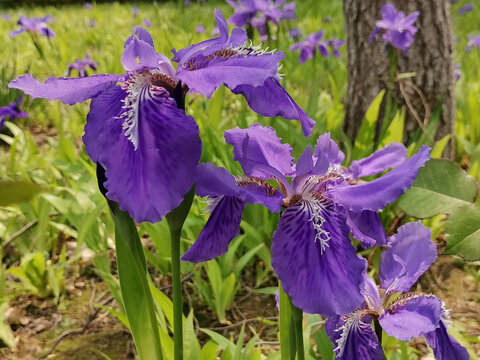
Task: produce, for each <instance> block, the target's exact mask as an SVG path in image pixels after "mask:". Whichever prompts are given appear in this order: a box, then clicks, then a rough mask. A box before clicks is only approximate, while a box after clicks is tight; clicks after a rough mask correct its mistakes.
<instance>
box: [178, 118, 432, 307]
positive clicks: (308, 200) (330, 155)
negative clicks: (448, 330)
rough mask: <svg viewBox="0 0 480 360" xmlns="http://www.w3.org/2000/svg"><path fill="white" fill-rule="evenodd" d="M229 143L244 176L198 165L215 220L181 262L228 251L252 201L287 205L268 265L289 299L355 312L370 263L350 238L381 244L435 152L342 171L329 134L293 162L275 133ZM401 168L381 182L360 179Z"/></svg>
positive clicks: (235, 136) (400, 153)
mask: <svg viewBox="0 0 480 360" xmlns="http://www.w3.org/2000/svg"><path fill="white" fill-rule="evenodd" d="M225 139H226V142H227V143H228V144H231V145H233V147H234V155H235V156H234V160H237V161H239V162H240V164H241V166H242V168H243V171H244V175H238V176H233V175H231V174H230V173H228V172H227V170H225V169H224V168H219V167H216V166H214V165H213V164H210V163H206V164H200V165H199V166H198V169H197V174H196V183H197V185H196V192H197V194H198V195H199V196H204V197H205V196H206V197H208V198H207V201H208V203H209V206H208V210H210V212H211V215H210V218H209V219H208V221H207V223H206V225H205V227H204V228H203V230H202V232H201V233H200V236H199V237H198V239H197V241H196V242H195V243H194V244H193V245H192V247H191V248H190V249H189V250H188V251H187V252H186V253H185V254H184V256H183V258H182V259H183V260H184V261H190V262H194V263H198V262H203V261H208V260H211V259H213V258H215V257H217V256H219V255H221V254H223V253H225V252H226V251H227V250H228V244H229V243H230V241H231V240H232V239H233V238H234V237H235V236H237V235H238V234H239V230H240V221H241V218H242V212H243V209H244V207H245V205H246V204H247V203H251V204H253V203H260V204H263V205H264V206H266V207H267V208H268V209H269V210H270V211H272V212H279V211H280V210H281V208H282V207H283V208H284V211H283V213H282V215H281V216H280V221H279V223H278V227H277V231H276V232H275V233H274V234H273V240H272V265H273V269H274V271H275V273H276V274H277V276H278V277H279V279H280V280H281V281H282V287H283V289H284V290H285V292H286V293H287V294H289V295H290V296H291V297H292V301H293V303H294V304H295V305H296V306H297V307H299V308H301V309H302V310H303V311H305V312H307V313H319V314H322V315H325V316H333V315H336V314H346V313H349V312H351V311H353V310H354V309H356V308H358V307H359V306H360V305H361V303H362V301H363V297H362V294H361V293H360V285H361V284H362V282H363V277H362V272H363V269H364V267H365V261H364V259H362V258H360V257H357V255H356V251H355V248H354V247H353V246H352V245H351V240H350V238H349V232H352V234H353V235H354V236H355V237H356V238H357V239H359V240H361V241H362V244H363V245H364V246H365V247H368V246H372V245H375V244H378V245H385V243H386V236H385V231H384V230H383V227H382V224H381V222H380V219H379V217H378V215H377V213H376V212H377V211H378V210H380V209H383V208H384V207H385V205H386V204H387V203H391V202H393V201H395V199H396V198H397V197H398V196H400V195H401V194H402V193H403V192H404V191H405V190H406V189H407V188H409V187H410V186H411V184H412V183H413V181H414V180H415V178H416V176H417V173H418V169H419V168H420V167H422V166H423V165H424V164H425V162H426V161H427V160H428V159H429V151H430V149H429V148H428V147H422V148H421V150H420V151H419V152H418V153H417V154H416V155H414V156H412V157H411V158H410V159H409V160H406V156H407V150H406V148H405V147H404V146H403V145H401V144H391V145H389V146H387V147H385V148H384V149H382V150H379V151H377V152H375V153H374V154H372V155H371V156H369V157H368V158H366V159H363V160H359V161H357V162H354V163H352V166H351V167H350V169H348V170H345V169H344V168H342V167H341V166H340V163H341V162H342V161H343V158H344V155H343V153H342V152H341V151H339V149H338V146H337V144H335V142H334V141H333V140H331V139H330V135H329V134H325V135H322V136H320V137H319V138H318V141H317V145H316V147H315V151H314V153H313V156H312V147H311V146H308V147H307V149H306V150H305V152H304V153H303V154H302V155H301V156H300V158H299V159H298V161H297V163H296V165H293V158H292V148H291V147H290V145H288V144H282V142H281V139H279V138H278V137H277V135H276V134H275V131H274V130H273V129H272V128H270V127H262V126H260V125H259V124H255V125H252V126H251V127H250V128H248V129H240V128H235V129H232V130H228V131H226V132H225ZM397 165H398V167H396V168H395V169H394V170H392V171H390V172H388V173H387V174H386V175H383V176H382V177H380V178H378V179H376V180H373V181H370V182H368V183H366V182H363V181H361V180H360V178H362V177H364V176H371V175H376V174H380V173H382V172H383V171H385V170H387V169H389V168H391V167H393V166H397ZM289 178H290V179H291V181H289V180H288V179H289ZM267 180H274V181H275V182H276V183H277V185H278V186H274V185H272V183H271V182H268V181H267Z"/></svg>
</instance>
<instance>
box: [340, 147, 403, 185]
mask: <svg viewBox="0 0 480 360" xmlns="http://www.w3.org/2000/svg"><path fill="white" fill-rule="evenodd" d="M406 159H407V148H406V147H405V146H404V145H403V144H399V143H391V144H389V145H387V146H385V147H384V148H383V149H380V150H377V151H375V152H374V153H373V154H372V155H370V156H369V157H366V158H364V159H361V160H356V161H352V164H351V165H350V167H349V169H348V170H349V171H350V172H351V173H352V177H353V178H354V179H358V178H361V177H365V176H370V175H377V174H380V173H382V172H384V171H385V170H388V169H392V168H394V167H396V166H399V165H401V164H402V163H403V162H404V161H405V160H406Z"/></svg>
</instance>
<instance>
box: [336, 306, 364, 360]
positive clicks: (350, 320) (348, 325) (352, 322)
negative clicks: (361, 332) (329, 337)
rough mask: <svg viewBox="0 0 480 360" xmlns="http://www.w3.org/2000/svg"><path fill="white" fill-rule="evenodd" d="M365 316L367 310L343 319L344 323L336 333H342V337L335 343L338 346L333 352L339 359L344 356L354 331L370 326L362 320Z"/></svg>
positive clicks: (357, 311) (359, 310)
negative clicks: (347, 343)
mask: <svg viewBox="0 0 480 360" xmlns="http://www.w3.org/2000/svg"><path fill="white" fill-rule="evenodd" d="M365 315H366V310H365V309H358V310H355V311H354V312H353V313H351V314H349V315H346V316H342V317H341V319H342V320H343V321H344V323H343V325H342V326H340V327H339V328H338V329H335V332H340V337H339V338H338V339H337V341H336V342H335V344H336V345H337V346H336V347H335V348H334V349H333V351H335V353H336V354H337V357H341V356H342V355H343V351H344V350H345V344H346V342H347V339H348V336H349V335H350V331H352V329H353V330H354V331H358V329H359V328H360V327H362V326H370V325H369V324H366V323H364V322H363V321H362V318H363V316H365Z"/></svg>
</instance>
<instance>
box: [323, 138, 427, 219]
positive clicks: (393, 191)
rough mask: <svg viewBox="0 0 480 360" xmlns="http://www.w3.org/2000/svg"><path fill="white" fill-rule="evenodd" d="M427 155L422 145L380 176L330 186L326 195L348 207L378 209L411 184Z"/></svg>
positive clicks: (395, 197)
mask: <svg viewBox="0 0 480 360" xmlns="http://www.w3.org/2000/svg"><path fill="white" fill-rule="evenodd" d="M429 159H430V148H429V147H428V146H422V147H421V148H420V150H419V151H418V153H417V154H415V155H413V156H412V157H411V158H410V159H408V160H407V161H405V162H404V163H403V164H402V165H400V166H399V167H397V168H396V169H393V170H392V171H390V172H388V173H387V174H385V175H383V176H382V177H380V178H378V179H375V180H373V181H370V182H368V183H364V184H360V185H345V186H339V187H334V188H332V189H330V190H329V195H330V196H331V197H332V199H333V200H334V201H335V202H337V203H339V204H341V205H342V206H344V207H345V208H346V209H348V210H352V211H362V210H371V211H378V210H380V209H383V208H384V207H385V205H387V204H388V203H391V202H393V201H395V200H396V199H397V198H398V197H399V196H400V195H402V194H403V193H404V192H405V190H407V189H408V188H409V187H410V186H412V184H413V182H414V181H415V179H416V177H417V175H418V169H420V168H421V167H422V166H424V165H425V163H426V162H427V161H428V160H429Z"/></svg>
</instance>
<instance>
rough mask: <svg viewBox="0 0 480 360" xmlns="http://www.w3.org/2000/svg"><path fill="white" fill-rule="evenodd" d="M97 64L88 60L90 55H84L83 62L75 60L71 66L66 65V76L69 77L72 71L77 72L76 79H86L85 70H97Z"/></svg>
mask: <svg viewBox="0 0 480 360" xmlns="http://www.w3.org/2000/svg"><path fill="white" fill-rule="evenodd" d="M97 64H98V63H97V62H96V61H93V60H91V59H90V55H88V54H85V57H84V58H83V60H80V59H76V60H75V61H74V62H73V64H68V63H67V65H68V69H67V73H66V76H70V75H71V74H72V72H73V71H74V70H76V71H78V77H87V76H88V73H87V68H90V69H92V70H94V71H96V70H97Z"/></svg>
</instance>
